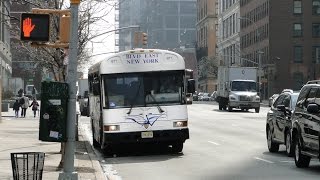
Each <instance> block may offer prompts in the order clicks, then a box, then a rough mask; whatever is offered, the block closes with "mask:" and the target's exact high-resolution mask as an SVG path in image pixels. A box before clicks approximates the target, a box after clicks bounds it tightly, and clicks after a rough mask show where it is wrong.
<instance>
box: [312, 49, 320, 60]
mask: <svg viewBox="0 0 320 180" xmlns="http://www.w3.org/2000/svg"><path fill="white" fill-rule="evenodd" d="M312 62H313V63H316V64H320V46H313V47H312Z"/></svg>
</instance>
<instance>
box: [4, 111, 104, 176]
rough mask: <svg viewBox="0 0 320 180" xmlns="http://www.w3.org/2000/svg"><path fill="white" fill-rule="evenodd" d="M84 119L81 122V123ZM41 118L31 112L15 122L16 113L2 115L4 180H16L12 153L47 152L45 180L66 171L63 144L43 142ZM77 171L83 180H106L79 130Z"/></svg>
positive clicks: (81, 131)
mask: <svg viewBox="0 0 320 180" xmlns="http://www.w3.org/2000/svg"><path fill="white" fill-rule="evenodd" d="M80 120H81V119H79V121H80ZM38 139H39V116H38V114H37V117H36V118H34V117H33V112H32V111H31V109H30V108H28V110H27V115H26V118H20V117H19V118H15V117H14V112H13V110H12V108H11V109H9V112H2V118H1V120H0V141H1V144H0V167H1V168H0V176H1V177H0V179H1V180H11V179H12V167H11V159H10V153H13V152H44V153H45V154H46V156H45V164H44V171H43V178H42V179H43V180H57V179H58V177H59V173H60V172H62V169H58V168H57V167H58V165H59V162H60V159H61V154H60V153H59V151H60V144H61V143H56V142H42V141H39V140H38ZM75 145H76V150H75V163H74V166H75V171H76V172H77V173H78V177H79V178H78V179H79V180H105V179H106V177H105V175H104V173H103V171H102V168H101V166H100V164H99V161H98V159H97V157H96V155H95V154H94V152H93V150H92V147H91V145H90V143H89V141H88V140H87V138H86V137H85V135H84V133H83V130H82V129H81V128H80V129H79V141H76V143H75Z"/></svg>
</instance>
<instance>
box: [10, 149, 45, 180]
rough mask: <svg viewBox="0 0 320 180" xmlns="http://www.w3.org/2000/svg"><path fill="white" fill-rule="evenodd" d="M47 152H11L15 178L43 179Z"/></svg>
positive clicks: (27, 179) (24, 179)
mask: <svg viewBox="0 0 320 180" xmlns="http://www.w3.org/2000/svg"><path fill="white" fill-rule="evenodd" d="M44 157H45V153H43V152H20V153H11V165H12V173H13V180H42V172H43V166H44Z"/></svg>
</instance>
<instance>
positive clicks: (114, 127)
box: [103, 125, 120, 131]
mask: <svg viewBox="0 0 320 180" xmlns="http://www.w3.org/2000/svg"><path fill="white" fill-rule="evenodd" d="M119 130H120V126H119V125H105V126H103V131H119Z"/></svg>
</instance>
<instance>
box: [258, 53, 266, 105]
mask: <svg viewBox="0 0 320 180" xmlns="http://www.w3.org/2000/svg"><path fill="white" fill-rule="evenodd" d="M262 54H263V52H262V51H258V75H259V76H258V77H259V93H260V98H263V99H264V97H262V96H261V86H262V83H261V75H262V72H261V71H262V68H261V67H262V66H261V65H262V64H261V56H262ZM263 96H265V95H263Z"/></svg>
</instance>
